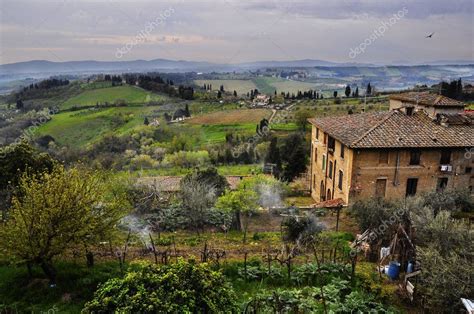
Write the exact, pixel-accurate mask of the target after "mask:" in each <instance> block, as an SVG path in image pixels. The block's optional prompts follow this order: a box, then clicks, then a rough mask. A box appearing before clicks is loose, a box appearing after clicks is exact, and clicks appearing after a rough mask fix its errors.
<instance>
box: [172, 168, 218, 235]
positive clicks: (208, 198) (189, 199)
mask: <svg viewBox="0 0 474 314" xmlns="http://www.w3.org/2000/svg"><path fill="white" fill-rule="evenodd" d="M216 198H217V191H216V188H215V187H214V186H212V185H210V184H207V183H206V182H202V181H200V179H199V177H198V176H196V175H191V176H190V177H188V178H187V179H186V180H184V179H183V180H182V181H181V182H180V200H181V206H182V207H183V210H184V214H185V216H186V218H187V219H188V221H189V222H190V224H191V226H193V228H194V229H195V230H196V231H197V232H199V231H200V230H202V229H203V228H204V225H205V223H206V220H205V219H206V216H205V213H206V212H207V210H209V209H210V208H211V207H212V206H213V205H214V203H215V201H216Z"/></svg>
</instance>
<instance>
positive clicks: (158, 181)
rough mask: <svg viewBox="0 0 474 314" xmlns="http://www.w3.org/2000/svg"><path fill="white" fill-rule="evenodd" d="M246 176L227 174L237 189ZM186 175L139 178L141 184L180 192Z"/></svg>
mask: <svg viewBox="0 0 474 314" xmlns="http://www.w3.org/2000/svg"><path fill="white" fill-rule="evenodd" d="M245 177H246V176H225V178H226V179H227V182H228V183H229V188H230V189H231V190H235V189H237V185H238V184H239V182H240V180H242V179H243V178H245ZM183 178H184V176H154V177H142V178H140V179H139V180H138V183H139V184H153V185H155V186H156V188H157V189H158V190H160V191H163V192H178V191H179V190H180V187H179V183H180V182H181V179H183Z"/></svg>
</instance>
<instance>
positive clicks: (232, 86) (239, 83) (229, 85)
mask: <svg viewBox="0 0 474 314" xmlns="http://www.w3.org/2000/svg"><path fill="white" fill-rule="evenodd" d="M194 83H195V84H196V85H198V86H203V85H204V84H211V85H212V89H213V90H218V89H219V87H220V86H221V85H224V90H226V91H230V92H233V91H234V90H235V91H237V94H239V95H247V93H248V92H250V90H252V89H255V88H257V86H256V85H255V84H254V83H253V82H252V81H251V80H195V81H194Z"/></svg>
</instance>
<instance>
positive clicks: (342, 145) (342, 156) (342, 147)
mask: <svg viewBox="0 0 474 314" xmlns="http://www.w3.org/2000/svg"><path fill="white" fill-rule="evenodd" d="M344 149H345V146H344V144H342V143H341V158H343V159H344Z"/></svg>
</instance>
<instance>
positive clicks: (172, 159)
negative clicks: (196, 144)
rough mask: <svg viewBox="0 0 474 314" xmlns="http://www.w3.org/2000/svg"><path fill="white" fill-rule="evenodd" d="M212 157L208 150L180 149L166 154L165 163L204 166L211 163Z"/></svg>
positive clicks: (181, 165) (186, 166)
mask: <svg viewBox="0 0 474 314" xmlns="http://www.w3.org/2000/svg"><path fill="white" fill-rule="evenodd" d="M209 162H210V158H209V153H208V152H207V151H196V152H190V151H179V152H176V153H173V154H166V155H165V158H164V159H163V164H164V165H167V166H176V167H183V168H190V167H197V166H204V165H207V164H209Z"/></svg>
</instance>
